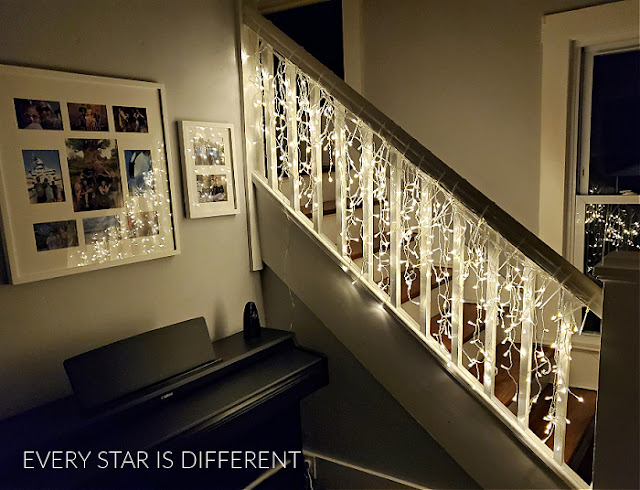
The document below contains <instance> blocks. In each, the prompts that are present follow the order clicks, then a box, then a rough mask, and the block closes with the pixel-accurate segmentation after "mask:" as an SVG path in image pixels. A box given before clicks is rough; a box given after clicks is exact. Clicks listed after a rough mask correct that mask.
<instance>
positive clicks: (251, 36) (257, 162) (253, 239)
mask: <svg viewBox="0 0 640 490" xmlns="http://www.w3.org/2000/svg"><path fill="white" fill-rule="evenodd" d="M242 61H243V64H242V78H243V83H242V85H243V89H244V90H243V106H244V133H245V157H246V162H245V166H246V175H245V193H246V199H247V221H248V226H249V252H250V261H251V270H252V271H258V270H260V269H262V255H261V253H260V237H259V236H258V222H257V215H258V213H257V210H256V203H255V195H254V188H253V183H252V182H251V177H252V174H253V172H254V171H257V172H259V173H260V174H261V175H264V146H263V133H262V128H263V124H264V121H263V119H262V108H263V105H262V104H263V100H262V90H261V89H260V86H261V84H262V83H263V81H262V66H261V63H260V45H259V42H258V36H257V35H256V33H255V32H253V31H252V30H251V29H249V28H248V27H246V26H245V27H243V29H242Z"/></svg>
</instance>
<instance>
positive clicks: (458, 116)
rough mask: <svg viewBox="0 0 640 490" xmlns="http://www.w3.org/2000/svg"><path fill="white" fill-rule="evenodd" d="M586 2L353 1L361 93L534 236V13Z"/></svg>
mask: <svg viewBox="0 0 640 490" xmlns="http://www.w3.org/2000/svg"><path fill="white" fill-rule="evenodd" d="M345 1H347V2H349V1H350V0H345ZM595 3H604V2H602V1H597V0H596V1H594V0H537V1H513V0H485V1H482V2H479V1H477V0H453V1H452V0H402V1H397V2H390V1H388V0H363V3H362V31H363V33H362V39H363V46H362V52H363V60H362V64H363V68H362V71H363V83H364V90H363V94H364V96H365V97H367V98H368V99H369V100H370V101H371V102H373V103H374V104H375V105H376V106H378V107H379V108H380V109H381V110H382V111H383V112H385V113H386V114H387V115H388V116H390V117H391V118H392V119H393V120H394V121H395V122H396V123H398V124H399V125H400V126H402V127H403V128H404V129H405V130H406V131H408V132H409V133H410V134H411V135H413V136H414V137H416V138H417V139H418V140H419V141H420V142H421V143H422V144H423V145H425V146H426V147H427V148H429V149H430V150H431V151H433V152H434V153H435V154H436V155H437V156H439V157H440V158H441V159H443V160H444V161H445V162H446V163H447V164H448V165H449V166H451V167H452V168H453V169H454V170H456V171H457V172H458V173H460V174H461V175H462V176H463V177H464V178H465V179H467V180H468V181H469V182H471V184H473V185H474V186H475V187H477V188H478V189H479V190H480V191H482V192H483V193H485V194H486V195H487V196H488V197H489V198H490V199H492V200H493V201H495V202H496V203H497V204H498V205H499V206H501V207H502V208H503V209H505V210H506V211H507V212H508V213H510V214H511V215H512V216H513V217H515V218H516V219H517V220H519V221H520V222H521V223H522V224H523V225H525V226H526V227H527V228H529V229H530V230H531V231H533V232H537V230H538V203H539V199H544V198H545V196H539V185H538V184H539V179H540V91H541V67H542V49H541V45H540V32H541V21H542V15H544V14H545V13H550V12H558V11H562V10H568V9H573V8H579V7H583V6H587V5H593V4H595ZM351 18H352V17H351V16H346V17H345V22H349V19H351ZM351 28H352V26H351V25H346V24H345V31H349V30H350V29H351ZM356 28H357V26H356ZM349 49H352V48H351V47H350V46H345V50H349ZM354 49H356V48H354ZM345 60H346V61H348V60H349V57H346V58H345ZM353 70H358V66H357V64H356V65H353V64H347V63H345V72H346V79H347V80H350V79H351V78H352V77H351V76H350V71H353ZM356 79H357V75H356Z"/></svg>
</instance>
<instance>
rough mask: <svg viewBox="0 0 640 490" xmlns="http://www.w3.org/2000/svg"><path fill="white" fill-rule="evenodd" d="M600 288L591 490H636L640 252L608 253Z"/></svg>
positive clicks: (639, 473) (639, 475) (599, 271)
mask: <svg viewBox="0 0 640 490" xmlns="http://www.w3.org/2000/svg"><path fill="white" fill-rule="evenodd" d="M595 274H596V276H597V277H598V279H600V280H601V281H602V282H603V283H604V309H603V316H602V338H601V347H600V374H599V381H598V405H597V411H596V434H595V456H594V465H593V488H595V489H600V488H602V489H604V488H640V470H639V469H638V468H639V466H640V464H639V461H640V449H639V448H640V430H639V429H638V425H639V423H638V422H639V419H640V369H639V365H640V304H639V303H640V252H612V253H610V254H609V255H607V256H606V257H605V258H604V260H603V261H602V262H600V264H598V265H597V266H596V269H595Z"/></svg>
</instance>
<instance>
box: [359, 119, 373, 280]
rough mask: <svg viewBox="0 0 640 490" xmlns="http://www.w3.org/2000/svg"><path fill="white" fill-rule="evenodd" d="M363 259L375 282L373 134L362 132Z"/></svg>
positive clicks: (370, 278)
mask: <svg viewBox="0 0 640 490" xmlns="http://www.w3.org/2000/svg"><path fill="white" fill-rule="evenodd" d="M362 133H363V138H362V139H363V141H362V148H361V150H360V151H361V152H362V153H361V155H362V156H361V158H362V159H361V165H362V177H361V179H363V180H362V182H361V184H360V185H361V186H362V258H363V261H364V275H365V277H366V278H367V279H369V280H370V281H373V233H374V232H373V132H372V131H371V129H369V128H365V129H363V130H362Z"/></svg>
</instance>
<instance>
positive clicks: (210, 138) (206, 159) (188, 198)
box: [179, 121, 239, 218]
mask: <svg viewBox="0 0 640 490" xmlns="http://www.w3.org/2000/svg"><path fill="white" fill-rule="evenodd" d="M179 126H180V131H179V132H180V142H181V145H182V163H183V172H184V178H183V184H184V198H185V210H186V213H187V216H188V217H189V218H206V217H210V216H222V215H228V214H237V213H238V212H239V210H238V203H237V184H236V176H237V170H236V166H235V161H234V158H233V151H232V147H231V142H232V141H234V137H235V135H234V129H233V125H232V124H227V123H211V122H193V121H180V122H179Z"/></svg>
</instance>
